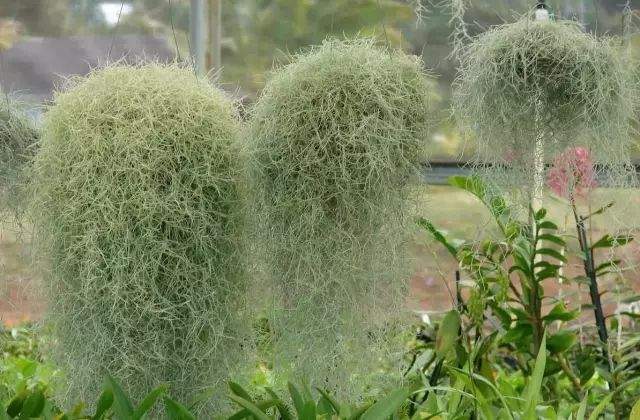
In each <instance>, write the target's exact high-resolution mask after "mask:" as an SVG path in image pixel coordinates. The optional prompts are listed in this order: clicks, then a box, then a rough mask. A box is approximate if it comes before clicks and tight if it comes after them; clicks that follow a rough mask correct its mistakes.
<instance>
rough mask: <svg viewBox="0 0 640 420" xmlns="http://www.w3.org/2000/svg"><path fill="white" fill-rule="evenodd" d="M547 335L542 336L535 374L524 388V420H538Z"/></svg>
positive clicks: (534, 369)
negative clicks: (537, 412)
mask: <svg viewBox="0 0 640 420" xmlns="http://www.w3.org/2000/svg"><path fill="white" fill-rule="evenodd" d="M546 342H547V337H546V334H545V335H544V336H543V337H542V343H541V344H540V351H539V352H538V356H537V357H536V364H535V366H534V368H533V375H531V377H530V378H529V382H528V383H527V386H526V387H525V390H524V404H525V410H524V414H523V416H522V420H538V415H537V414H536V407H537V406H538V401H539V399H540V391H541V389H542V380H543V378H544V370H545V365H546V363H547V350H546V348H547V346H546Z"/></svg>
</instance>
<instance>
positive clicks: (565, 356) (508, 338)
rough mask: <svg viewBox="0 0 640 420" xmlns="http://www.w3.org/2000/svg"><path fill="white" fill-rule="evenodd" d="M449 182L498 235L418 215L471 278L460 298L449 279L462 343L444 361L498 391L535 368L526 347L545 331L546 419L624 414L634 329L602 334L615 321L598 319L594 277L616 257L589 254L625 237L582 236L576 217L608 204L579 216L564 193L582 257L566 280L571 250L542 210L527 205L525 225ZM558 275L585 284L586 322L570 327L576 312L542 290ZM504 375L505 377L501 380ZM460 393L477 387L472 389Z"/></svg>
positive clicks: (466, 184) (611, 269) (635, 368)
mask: <svg viewBox="0 0 640 420" xmlns="http://www.w3.org/2000/svg"><path fill="white" fill-rule="evenodd" d="M573 181H574V182H577V181H581V180H580V179H578V178H574V179H573ZM582 181H584V180H582ZM451 183H452V185H454V186H456V187H459V188H462V189H464V190H466V191H468V192H470V193H471V194H473V195H474V196H476V197H477V198H478V199H479V200H480V201H481V202H482V203H483V204H485V205H486V206H487V208H488V209H489V211H490V213H491V215H492V216H493V218H494V220H495V222H496V224H497V226H498V231H499V233H500V236H499V237H497V238H488V239H485V240H482V241H479V242H477V241H456V240H453V239H451V238H448V237H447V235H446V234H445V233H444V232H442V231H440V230H438V229H437V228H436V227H435V226H433V225H432V224H431V223H430V222H429V221H427V220H425V219H422V220H421V221H420V224H421V225H422V226H423V227H424V228H425V229H426V230H427V231H429V232H430V233H431V234H432V235H433V237H434V238H435V239H436V240H437V241H438V242H440V243H441V244H442V245H443V246H445V248H446V249H447V250H448V251H449V252H450V253H451V255H452V256H453V257H454V258H456V260H457V261H458V263H459V265H460V269H461V270H462V271H463V273H464V274H465V275H466V276H468V277H469V278H470V279H471V280H472V283H471V285H470V294H469V297H468V298H467V299H466V300H464V299H463V298H462V293H461V288H462V285H461V284H460V283H458V284H457V286H458V287H459V289H458V293H457V296H458V305H459V306H458V311H455V314H456V315H455V319H456V320H457V321H456V322H457V323H456V324H455V325H456V326H457V328H460V333H459V334H460V337H461V338H462V340H461V342H460V346H462V347H460V348H457V349H456V354H457V356H458V358H457V360H454V363H453V364H454V367H456V364H458V365H457V368H460V369H463V370H464V371H468V372H471V374H472V375H477V378H478V379H479V380H480V381H482V382H487V381H488V383H491V384H492V385H493V386H496V387H497V388H498V389H500V390H502V389H505V388H504V387H505V386H507V389H508V388H511V387H512V386H513V382H512V380H513V379H514V378H517V377H521V378H522V379H523V380H525V381H530V380H532V378H534V376H535V367H534V360H535V357H536V356H535V355H536V354H539V353H540V349H543V350H544V349H545V345H544V344H543V343H544V339H543V337H544V331H546V332H547V335H548V339H547V340H546V350H547V351H548V352H549V357H548V359H547V363H546V367H545V369H544V376H543V379H544V382H543V383H542V387H541V400H542V401H545V402H546V404H547V405H548V409H547V411H546V413H547V414H545V416H547V417H546V418H553V419H555V418H566V417H567V416H568V413H570V412H573V410H574V407H576V406H579V407H583V406H584V409H582V410H583V412H584V411H585V410H586V411H588V412H591V413H592V414H591V417H592V418H598V416H599V415H600V414H597V413H601V414H602V415H604V416H605V418H615V419H623V418H628V416H629V413H630V411H631V410H632V404H633V402H634V401H635V400H636V399H637V398H638V395H640V370H639V365H638V363H637V361H636V356H637V354H638V351H639V350H640V337H639V336H638V331H637V329H633V328H628V331H627V329H626V328H625V331H624V333H623V332H619V334H618V340H616V341H615V342H614V341H613V340H608V335H607V329H608V328H611V327H612V326H615V327H616V328H622V325H621V324H619V320H618V319H612V320H611V321H615V323H614V322H610V323H609V324H608V325H607V323H606V322H605V316H604V315H603V309H602V303H601V302H600V297H601V294H602V293H601V292H600V291H599V290H598V282H599V281H601V280H602V279H603V278H604V277H605V276H607V275H611V274H615V270H616V266H617V265H618V264H619V263H620V261H612V260H609V259H607V260H605V261H597V260H596V257H597V256H598V255H599V254H597V253H596V251H598V250H605V251H607V252H610V253H612V252H613V250H614V249H615V248H618V247H621V246H624V245H625V244H627V243H628V242H630V241H631V240H632V239H633V238H631V237H629V236H628V235H616V234H606V235H604V236H602V237H601V238H600V239H598V240H595V241H593V242H591V241H590V239H588V238H590V237H591V235H587V234H586V233H585V226H586V223H587V222H590V219H591V218H592V217H597V216H598V215H600V214H602V213H604V212H605V211H606V210H607V209H608V208H610V207H611V204H609V205H607V206H605V207H603V208H600V209H597V210H595V211H592V212H591V213H589V214H588V215H580V214H579V211H578V210H577V205H576V202H575V196H574V195H570V197H571V198H570V203H571V206H572V207H573V210H574V212H575V219H576V224H577V226H576V229H577V233H578V234H577V236H578V239H579V241H578V242H579V247H578V250H577V251H576V256H577V257H579V258H580V259H581V260H582V261H583V266H584V270H585V274H584V275H581V276H577V277H575V278H567V277H566V276H565V275H564V274H563V266H564V265H565V264H567V256H568V255H570V253H571V252H572V250H571V248H570V246H569V244H568V243H567V242H566V240H565V239H566V236H565V235H560V234H559V233H558V227H557V226H556V225H555V223H553V222H552V221H551V220H549V218H548V216H547V214H546V211H545V210H544V209H540V210H538V211H535V212H533V211H532V212H531V220H530V221H529V222H526V223H525V222H522V221H520V220H518V219H517V218H515V217H514V215H513V214H512V213H511V212H510V209H509V207H508V206H507V201H506V200H505V199H504V198H503V197H502V196H501V195H500V194H499V193H498V192H497V191H495V190H492V189H491V188H489V187H488V186H487V185H486V184H484V183H483V182H482V181H481V180H480V179H479V178H475V177H473V178H464V177H454V178H452V179H451ZM572 190H574V189H573V188H572ZM574 192H575V190H574ZM558 281H562V282H564V283H565V284H566V283H568V282H573V283H575V284H577V285H580V284H585V285H587V286H588V289H589V291H590V293H589V297H590V302H589V304H588V305H585V308H589V309H591V310H592V311H594V313H595V322H594V324H593V326H592V327H591V328H589V327H588V326H587V327H584V328H583V327H577V326H576V325H575V322H576V320H577V319H578V317H580V315H581V311H580V309H579V308H570V307H567V303H566V302H565V301H564V299H562V298H560V297H557V296H554V295H549V294H545V287H544V286H545V284H548V283H549V282H558ZM631 315H632V314H631ZM451 316H453V315H451ZM445 319H446V318H445ZM461 319H462V320H464V322H462V321H461ZM620 331H622V330H620ZM479 353H480V354H483V355H481V356H479V355H478V354H479ZM461 355H464V356H461ZM471 355H475V356H474V357H473V358H472V360H475V363H470V362H466V363H468V365H466V364H465V363H464V361H465V360H468V357H470V356H471ZM460 363H462V365H460ZM432 372H433V371H432ZM496 372H498V374H497V379H496V378H495V376H496ZM432 374H433V373H432ZM505 378H511V381H506V382H505ZM510 382H511V383H510ZM465 391H466V392H470V393H473V395H475V396H477V395H478V394H477V393H475V392H474V391H473V389H465ZM481 393H482V392H481ZM593 413H596V414H593Z"/></svg>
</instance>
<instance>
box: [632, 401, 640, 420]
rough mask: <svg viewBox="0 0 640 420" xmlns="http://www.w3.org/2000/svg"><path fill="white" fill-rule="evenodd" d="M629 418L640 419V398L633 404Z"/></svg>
mask: <svg viewBox="0 0 640 420" xmlns="http://www.w3.org/2000/svg"><path fill="white" fill-rule="evenodd" d="M629 420H640V399H639V400H638V401H636V403H635V404H633V408H631V413H629Z"/></svg>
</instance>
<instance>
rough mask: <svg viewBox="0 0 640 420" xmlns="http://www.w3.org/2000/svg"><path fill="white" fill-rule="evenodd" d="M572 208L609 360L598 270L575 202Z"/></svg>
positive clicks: (607, 337)
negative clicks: (597, 275)
mask: <svg viewBox="0 0 640 420" xmlns="http://www.w3.org/2000/svg"><path fill="white" fill-rule="evenodd" d="M571 206H572V208H573V215H574V217H575V219H576V227H577V229H578V241H579V243H580V249H581V250H582V253H583V254H584V271H585V274H586V276H587V278H588V279H589V295H590V296H591V303H592V304H593V311H594V315H595V318H596V327H597V329H598V337H599V338H600V342H601V344H602V353H603V356H604V357H605V359H607V360H608V359H609V351H608V349H607V343H608V339H609V335H608V333H607V325H606V323H605V318H604V311H603V310H602V301H601V299H600V292H599V290H598V279H597V277H596V269H595V265H594V260H593V250H592V249H591V247H590V246H589V241H588V239H587V231H586V228H585V225H584V218H582V217H581V216H579V215H578V211H577V209H576V206H575V202H573V200H572V203H571Z"/></svg>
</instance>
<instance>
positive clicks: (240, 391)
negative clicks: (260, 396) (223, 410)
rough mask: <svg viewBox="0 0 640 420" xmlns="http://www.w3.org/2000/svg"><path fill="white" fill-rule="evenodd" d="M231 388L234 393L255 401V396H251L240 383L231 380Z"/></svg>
mask: <svg viewBox="0 0 640 420" xmlns="http://www.w3.org/2000/svg"><path fill="white" fill-rule="evenodd" d="M229 389H230V390H231V392H232V393H233V394H234V395H237V396H238V397H241V398H244V399H245V400H247V401H250V402H253V398H251V395H249V393H248V392H247V391H245V389H244V388H243V387H242V386H240V385H239V384H237V383H235V382H233V381H229Z"/></svg>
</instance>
